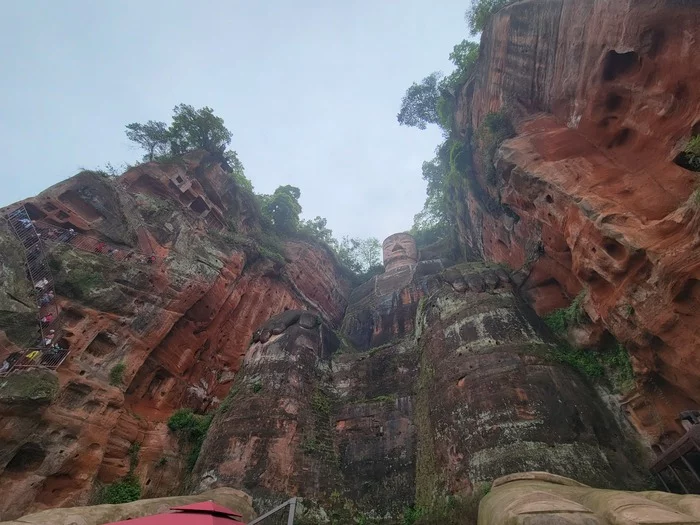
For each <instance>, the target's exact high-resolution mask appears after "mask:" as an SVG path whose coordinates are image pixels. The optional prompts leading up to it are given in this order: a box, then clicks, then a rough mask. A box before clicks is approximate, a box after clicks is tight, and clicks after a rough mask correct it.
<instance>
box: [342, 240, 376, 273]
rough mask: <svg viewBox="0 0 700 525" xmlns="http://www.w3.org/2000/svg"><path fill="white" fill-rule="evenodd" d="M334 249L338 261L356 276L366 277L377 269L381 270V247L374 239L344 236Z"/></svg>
mask: <svg viewBox="0 0 700 525" xmlns="http://www.w3.org/2000/svg"><path fill="white" fill-rule="evenodd" d="M334 247H335V249H336V253H337V254H338V258H339V259H340V261H341V262H342V263H343V264H344V265H345V266H347V267H348V268H350V269H351V270H352V271H353V272H355V273H357V274H364V275H367V274H368V273H369V272H371V271H376V270H377V269H378V268H381V269H383V267H382V264H381V256H380V254H381V248H382V245H381V244H380V243H379V240H378V239H377V238H375V237H368V238H366V239H360V238H350V237H348V236H345V237H343V238H342V240H341V241H340V243H337V244H336V245H335V246H334Z"/></svg>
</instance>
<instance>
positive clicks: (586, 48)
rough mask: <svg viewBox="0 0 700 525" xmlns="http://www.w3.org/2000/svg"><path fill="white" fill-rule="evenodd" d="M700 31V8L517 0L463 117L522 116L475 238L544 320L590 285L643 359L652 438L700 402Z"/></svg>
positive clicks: (479, 180) (641, 404)
mask: <svg viewBox="0 0 700 525" xmlns="http://www.w3.org/2000/svg"><path fill="white" fill-rule="evenodd" d="M698 41H700V4H698V3H697V2H692V1H688V2H682V1H671V0H668V1H656V0H639V1H635V2H615V1H611V0H575V1H574V0H525V1H521V2H517V3H515V4H513V5H511V6H510V7H507V8H505V9H503V10H502V11H500V12H499V13H498V14H497V15H495V16H494V17H493V19H492V20H491V22H490V24H489V25H488V27H487V29H486V30H485V32H484V34H483V36H482V42H481V55H480V57H479V62H478V66H477V71H476V73H475V75H474V76H473V77H472V79H471V80H470V81H469V82H468V83H467V84H466V85H465V86H464V87H463V89H462V90H461V91H460V93H459V94H458V104H457V110H456V115H455V116H456V126H455V127H456V129H457V130H458V131H459V133H461V134H462V136H463V137H464V138H465V139H466V138H467V136H468V135H469V134H470V133H471V132H472V131H473V130H477V129H478V128H479V126H481V124H482V123H483V121H484V117H485V116H486V115H487V114H488V113H490V112H495V111H499V110H505V111H506V112H508V113H509V114H510V115H511V116H513V117H514V120H515V122H516V124H517V136H516V137H515V138H513V139H511V140H507V141H506V142H505V143H504V144H503V145H502V146H501V148H500V150H499V152H498V153H497V155H496V159H495V160H496V168H497V170H496V176H495V177H493V176H492V177H491V178H489V176H488V175H487V174H486V173H483V171H484V170H483V168H480V167H479V165H478V162H475V165H476V166H477V167H476V170H477V171H476V173H475V174H474V176H473V180H472V181H471V182H470V190H472V191H470V193H469V195H468V196H467V197H466V198H465V200H466V201H467V204H468V210H469V211H468V214H466V215H465V216H463V217H462V220H461V221H460V232H461V234H460V235H461V239H462V242H463V243H464V244H465V245H466V246H468V247H470V248H472V249H473V250H475V251H476V252H478V253H481V254H483V256H484V257H485V258H486V259H488V260H494V261H502V262H507V263H508V264H509V265H510V266H511V267H513V268H523V271H524V273H525V276H526V278H525V280H524V283H523V285H522V290H523V291H524V292H525V295H526V296H527V297H528V298H529V300H530V301H531V302H532V304H533V305H534V306H535V308H536V310H537V311H538V313H540V314H545V313H548V312H550V311H551V310H553V309H554V308H557V307H561V306H565V305H566V304H568V302H569V301H570V300H571V298H573V297H574V296H575V295H576V294H577V293H579V292H580V291H581V290H582V289H584V288H585V289H586V290H587V299H586V301H585V309H586V311H587V313H588V314H589V316H590V317H591V319H592V320H593V321H594V322H595V323H596V324H598V325H599V326H601V327H603V328H604V329H606V330H609V331H610V332H611V333H612V334H613V335H614V336H615V337H616V338H617V339H618V340H620V341H622V342H623V343H624V344H625V345H626V347H627V349H628V350H629V352H630V354H631V356H632V360H633V365H634V368H635V371H636V375H637V389H636V390H635V392H633V393H631V394H630V395H629V396H628V400H629V403H628V404H627V409H628V411H629V414H630V417H631V418H632V420H633V421H634V422H635V423H636V425H637V426H638V427H639V428H640V429H641V430H643V431H644V432H645V433H646V434H647V435H649V436H650V438H651V439H652V443H653V442H661V443H662V444H663V443H668V442H669V441H672V440H673V439H674V438H675V437H676V436H677V435H678V433H679V432H681V431H682V430H681V429H680V427H679V425H678V421H677V419H676V418H677V417H678V412H679V411H680V410H684V409H688V408H697V406H698V404H699V403H700V389H699V388H698V386H697V385H698V377H699V375H700V366H699V365H700V362H699V361H698V352H697V349H698V347H699V345H700V284H699V283H700V233H699V232H700V230H699V229H698V226H699V225H700V216H699V215H698V214H699V213H700V207H699V206H698V204H697V202H695V201H694V200H693V199H691V194H692V193H693V191H694V189H695V188H696V187H697V184H698V174H697V173H693V172H691V171H688V170H686V169H684V168H682V167H680V166H678V165H676V164H675V163H674V158H675V157H676V156H677V155H678V153H679V151H680V150H681V148H682V147H683V144H684V141H685V140H687V139H688V138H689V137H690V136H691V135H692V134H697V133H698V132H700V60H698V57H697V46H698ZM480 154H481V153H480V152H479V151H477V152H475V153H474V156H475V158H476V157H477V155H480ZM494 203H496V205H494ZM506 207H507V208H509V210H507V211H509V212H510V211H512V212H515V214H517V217H519V219H515V220H514V218H513V214H512V213H506Z"/></svg>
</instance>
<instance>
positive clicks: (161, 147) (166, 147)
mask: <svg viewBox="0 0 700 525" xmlns="http://www.w3.org/2000/svg"><path fill="white" fill-rule="evenodd" d="M126 137H127V138H128V139H129V140H131V141H132V142H135V143H136V144H138V145H139V146H140V147H141V148H143V149H144V150H146V154H145V155H144V159H143V160H145V161H151V160H157V159H159V158H163V157H169V156H173V155H175V156H180V155H184V154H185V153H187V152H188V151H192V150H196V149H203V150H205V151H208V152H210V153H218V154H221V155H222V156H223V157H224V159H225V160H226V161H227V163H228V165H229V168H231V170H232V171H233V172H236V173H242V172H243V165H242V164H241V162H240V160H238V156H237V155H236V152H235V151H231V150H228V151H227V150H226V148H227V147H228V146H229V144H231V137H232V135H231V132H230V131H229V130H228V129H227V128H226V126H225V125H224V119H222V118H221V117H217V116H216V115H214V110H213V109H211V108H210V107H207V106H205V107H203V108H200V109H195V108H194V107H193V106H190V105H189V104H179V105H177V106H175V108H174V109H173V119H172V122H171V123H170V125H169V126H168V125H167V124H166V123H165V122H160V121H155V120H149V121H148V122H146V123H145V124H141V123H139V122H132V123H131V124H127V126H126Z"/></svg>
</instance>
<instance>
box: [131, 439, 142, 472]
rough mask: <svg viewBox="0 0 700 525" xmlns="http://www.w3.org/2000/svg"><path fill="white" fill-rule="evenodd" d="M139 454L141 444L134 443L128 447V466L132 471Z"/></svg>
mask: <svg viewBox="0 0 700 525" xmlns="http://www.w3.org/2000/svg"><path fill="white" fill-rule="evenodd" d="M139 452H141V443H137V442H136V441H134V442H133V443H132V444H131V446H130V447H129V466H130V470H132V471H133V470H134V469H135V468H136V466H137V465H138V464H139Z"/></svg>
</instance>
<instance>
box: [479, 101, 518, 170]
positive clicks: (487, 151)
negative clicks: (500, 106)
mask: <svg viewBox="0 0 700 525" xmlns="http://www.w3.org/2000/svg"><path fill="white" fill-rule="evenodd" d="M513 136H515V128H514V127H513V123H512V122H511V120H510V118H509V117H508V115H507V114H506V113H505V112H504V111H499V112H493V113H489V114H488V115H486V116H485V117H484V120H483V122H482V123H481V126H479V129H478V130H477V131H476V133H475V139H476V141H477V144H478V146H479V147H480V149H481V153H482V157H481V162H482V166H481V167H482V169H483V172H484V173H486V175H487V178H488V179H489V182H491V183H495V182H496V181H495V176H496V168H495V166H494V165H493V161H494V158H495V156H496V151H497V150H498V148H499V146H500V145H501V144H503V141H504V140H506V139H509V138H511V137H513Z"/></svg>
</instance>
